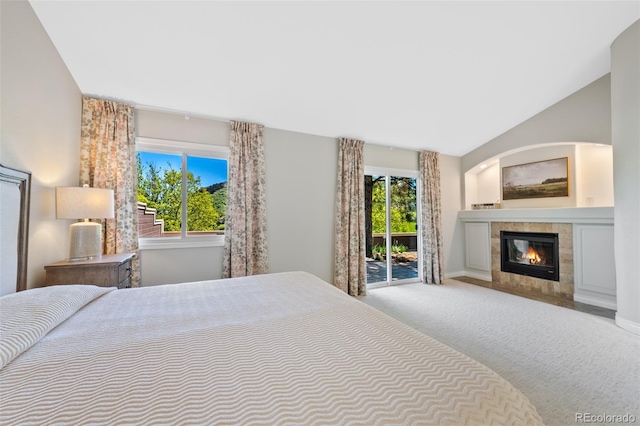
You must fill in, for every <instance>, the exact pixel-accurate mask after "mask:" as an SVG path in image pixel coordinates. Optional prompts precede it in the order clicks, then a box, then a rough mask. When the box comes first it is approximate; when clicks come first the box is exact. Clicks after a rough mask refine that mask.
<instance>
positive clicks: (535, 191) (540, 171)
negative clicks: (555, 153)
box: [502, 157, 569, 200]
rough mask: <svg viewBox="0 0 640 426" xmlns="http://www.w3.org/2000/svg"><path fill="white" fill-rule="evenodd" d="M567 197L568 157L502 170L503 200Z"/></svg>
mask: <svg viewBox="0 0 640 426" xmlns="http://www.w3.org/2000/svg"><path fill="white" fill-rule="evenodd" d="M568 196H569V159H568V157H563V158H555V159H553V160H545V161H537V162H535V163H526V164H518V165H517V166H509V167H503V168H502V199H503V200H520V199H524V198H547V197H568Z"/></svg>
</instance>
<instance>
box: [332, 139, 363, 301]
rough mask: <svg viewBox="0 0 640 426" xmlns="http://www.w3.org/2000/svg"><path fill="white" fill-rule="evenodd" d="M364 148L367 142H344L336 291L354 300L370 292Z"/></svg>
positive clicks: (340, 164) (340, 160)
mask: <svg viewBox="0 0 640 426" xmlns="http://www.w3.org/2000/svg"><path fill="white" fill-rule="evenodd" d="M363 148H364V142H363V141H359V140H353V139H345V138H341V139H340V151H339V157H338V187H337V196H336V252H335V256H336V258H335V265H336V266H335V268H336V270H335V277H334V281H335V285H336V287H338V288H339V289H340V290H342V291H344V292H346V293H347V294H350V295H351V296H362V295H365V294H366V292H367V289H366V272H365V267H366V266H365V231H364V159H363Z"/></svg>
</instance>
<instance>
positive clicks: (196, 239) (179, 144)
mask: <svg viewBox="0 0 640 426" xmlns="http://www.w3.org/2000/svg"><path fill="white" fill-rule="evenodd" d="M136 151H148V152H159V153H163V154H175V155H180V156H183V155H185V154H186V155H187V156H192V157H211V158H223V159H226V160H228V158H229V147H227V146H222V145H208V144H202V143H194V142H184V141H176V140H169V139H155V138H143V137H137V138H136ZM222 246H224V235H215V236H198V235H185V236H180V237H162V238H138V249H139V250H164V249H182V248H204V247H222Z"/></svg>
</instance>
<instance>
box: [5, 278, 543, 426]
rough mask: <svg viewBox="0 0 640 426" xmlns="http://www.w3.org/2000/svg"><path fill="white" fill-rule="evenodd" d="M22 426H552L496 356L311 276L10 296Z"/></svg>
mask: <svg viewBox="0 0 640 426" xmlns="http://www.w3.org/2000/svg"><path fill="white" fill-rule="evenodd" d="M0 315H1V318H0V319H1V321H0V333H1V336H0V337H1V342H2V344H1V348H0V363H1V365H2V369H1V370H0V393H1V406H0V412H1V413H0V423H1V424H7V425H18V424H19V425H29V424H34V425H35V424H38V425H39V424H69V425H81V424H82V425H86V424H101V425H124V424H127V425H129V424H137V425H152V424H172V425H181V424H184V425H216V424H224V425H250V424H254V425H279V424H291V425H307V424H308V425H313V424H317V425H338V424H344V425H347V424H360V425H401V424H416V425H418V424H419V425H430V424H438V425H463V424H468V425H488V424H501V425H538V424H542V421H541V419H540V417H539V416H538V414H537V413H536V410H535V408H534V407H533V406H532V405H531V404H530V402H529V401H528V400H527V398H526V397H525V396H524V395H523V394H522V393H520V392H519V391H518V390H516V389H515V388H514V387H513V386H511V385H510V384H509V383H508V382H507V381H505V380H504V379H503V378H501V377H500V376H499V375H497V374H496V373H495V372H493V371H492V370H490V369H488V368H487V367H485V366H483V365H482V364H480V363H478V362H476V361H474V360H472V359H470V358H468V357H467V356H465V355H463V354H461V353H459V352H456V351H455V350H453V349H451V348H449V347H448V346H445V345H443V344H441V343H439V342H437V341H435V340H434V339H432V338H430V337H428V336H425V335H424V334H421V333H419V332H417V331H415V330H414V329H412V328H410V327H408V326H406V325H404V324H402V323H400V322H398V321H396V320H394V319H392V318H390V317H388V316H386V315H384V314H382V313H380V312H378V311H376V310H375V309H373V308H371V307H369V306H367V305H365V304H364V303H362V302H360V301H358V300H356V299H354V298H352V297H350V296H347V295H346V294H344V293H342V292H341V291H339V290H338V289H336V288H335V287H334V286H332V285H330V284H328V283H326V282H324V281H322V280H321V279H319V278H317V277H315V276H313V275H310V274H308V273H305V272H288V273H277V274H266V275H259V276H254V277H245V278H233V279H227V280H215V281H202V282H194V283H184V284H174V285H164V286H157V287H143V288H133V289H126V290H115V289H113V288H103V287H96V286H91V285H67V286H52V287H45V288H38V289H32V290H27V291H22V292H18V293H15V294H11V295H7V296H4V297H2V298H0Z"/></svg>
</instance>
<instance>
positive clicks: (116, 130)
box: [80, 97, 140, 287]
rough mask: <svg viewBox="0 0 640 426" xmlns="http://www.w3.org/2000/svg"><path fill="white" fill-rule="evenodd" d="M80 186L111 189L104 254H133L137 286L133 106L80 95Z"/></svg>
mask: <svg viewBox="0 0 640 426" xmlns="http://www.w3.org/2000/svg"><path fill="white" fill-rule="evenodd" d="M81 132H82V133H81V139H80V185H83V184H88V185H89V186H90V187H93V188H107V189H113V191H114V196H115V215H114V216H115V217H114V218H113V219H106V220H105V222H106V225H105V234H104V240H103V244H104V249H103V252H104V253H105V254H116V253H136V256H135V257H134V258H133V262H132V271H131V274H132V278H131V285H132V287H138V286H139V285H140V260H139V256H138V210H137V192H138V191H137V173H136V167H137V166H136V147H135V138H134V123H133V106H131V105H125V104H120V103H117V102H112V101H107V100H103V99H94V98H87V97H83V99H82V129H81Z"/></svg>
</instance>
